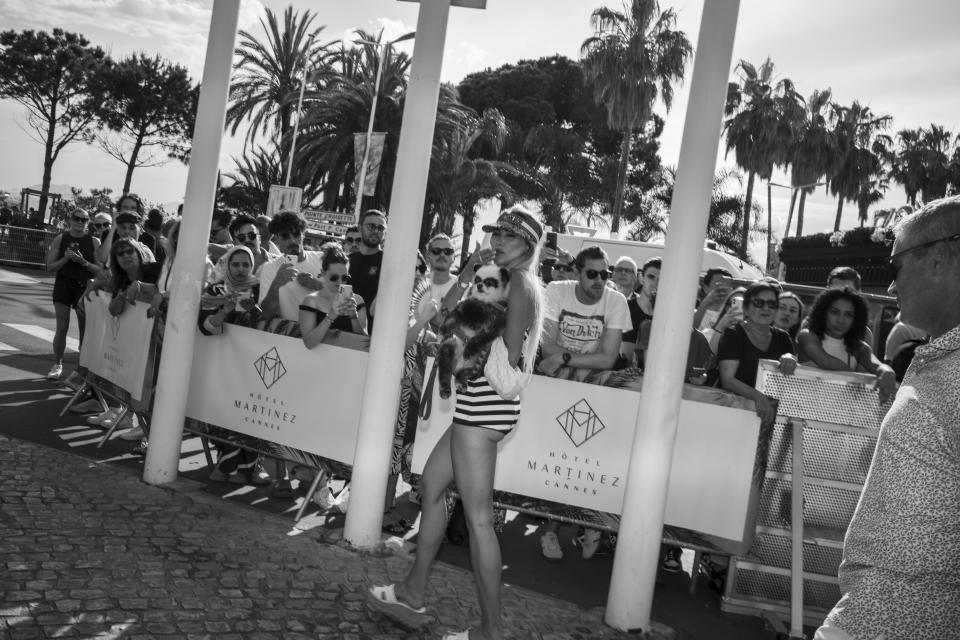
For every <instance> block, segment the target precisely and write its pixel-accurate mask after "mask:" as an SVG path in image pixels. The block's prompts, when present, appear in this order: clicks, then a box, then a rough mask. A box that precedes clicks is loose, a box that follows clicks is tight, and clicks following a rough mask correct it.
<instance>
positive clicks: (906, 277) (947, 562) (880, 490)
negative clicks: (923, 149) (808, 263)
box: [815, 197, 960, 640]
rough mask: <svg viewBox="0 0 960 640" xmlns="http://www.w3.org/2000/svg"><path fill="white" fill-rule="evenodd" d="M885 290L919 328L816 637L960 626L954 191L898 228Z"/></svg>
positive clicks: (943, 631)
mask: <svg viewBox="0 0 960 640" xmlns="http://www.w3.org/2000/svg"><path fill="white" fill-rule="evenodd" d="M888 263H889V266H890V277H891V280H892V282H891V284H890V288H889V292H890V294H891V295H895V296H896V297H897V300H898V302H899V303H900V314H901V317H902V319H903V322H905V323H907V324H909V325H911V326H915V327H917V328H918V329H921V330H923V331H926V332H927V333H929V335H930V342H929V343H928V344H925V345H921V346H919V347H917V349H916V352H915V354H914V359H913V362H912V363H911V365H910V367H909V368H908V369H907V372H906V375H905V376H904V379H903V383H902V384H901V386H900V389H899V390H898V391H897V396H896V399H895V400H894V401H893V404H892V405H891V406H890V407H889V410H888V411H887V414H886V416H885V417H884V419H883V423H882V424H881V426H880V432H879V435H878V437H877V445H876V449H875V451H874V454H873V461H872V462H871V465H870V471H869V473H868V474H867V481H866V483H865V484H864V486H863V491H862V493H861V494H860V500H859V502H858V503H857V507H856V510H855V511H854V514H853V519H852V520H851V521H850V525H849V527H848V528H847V534H846V537H845V538H844V545H843V560H842V562H841V563H840V571H839V575H838V578H839V582H840V590H841V593H842V597H841V598H840V601H839V602H838V603H837V604H836V606H834V608H833V611H831V612H830V614H829V615H828V616H827V619H826V621H825V622H824V626H822V627H820V629H818V630H817V633H816V636H815V638H816V639H818V640H848V639H851V638H881V637H883V638H956V637H957V633H958V631H957V630H958V629H960V563H958V560H957V558H958V554H960V498H958V496H960V382H958V381H960V198H958V197H952V198H944V199H942V200H937V201H934V202H931V203H930V204H928V205H926V206H925V207H923V208H922V209H921V210H920V211H918V212H916V213H914V214H912V215H910V216H907V217H906V218H904V220H902V221H901V222H900V223H899V225H898V226H897V234H896V240H895V241H894V243H893V250H892V255H891V256H890V258H889V259H888Z"/></svg>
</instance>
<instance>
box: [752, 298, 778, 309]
mask: <svg viewBox="0 0 960 640" xmlns="http://www.w3.org/2000/svg"><path fill="white" fill-rule="evenodd" d="M750 304H752V305H753V306H754V308H756V309H763V308H764V307H766V308H767V309H777V308H779V306H780V301H779V300H761V299H760V298H751V299H750Z"/></svg>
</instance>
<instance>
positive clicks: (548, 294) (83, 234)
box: [47, 194, 925, 571]
mask: <svg viewBox="0 0 960 640" xmlns="http://www.w3.org/2000/svg"><path fill="white" fill-rule="evenodd" d="M88 225H89V226H88ZM386 231H387V216H386V214H385V213H384V212H381V211H378V210H368V211H366V212H364V213H363V215H362V216H361V218H360V220H359V221H358V224H357V226H356V227H350V228H349V229H347V230H346V234H345V236H344V238H343V239H341V240H339V241H335V242H328V243H326V244H324V245H323V246H321V247H320V248H319V250H311V249H308V248H307V246H306V244H305V235H306V232H307V225H306V222H305V220H304V218H303V217H302V216H301V215H300V214H299V213H297V212H293V211H282V212H279V213H277V214H276V215H274V216H273V217H272V218H267V217H266V216H259V217H256V218H255V217H251V216H247V215H233V214H232V213H231V212H229V211H226V210H221V209H217V210H215V211H214V212H213V214H212V218H211V226H210V236H209V243H208V245H207V261H206V262H207V267H206V280H207V282H206V285H205V288H204V290H203V295H202V298H201V311H200V314H199V318H198V327H199V330H200V332H201V333H202V334H203V335H204V336H205V337H204V338H203V339H216V336H217V335H218V334H220V333H222V332H223V326H224V324H225V323H234V324H242V325H246V326H251V327H255V328H260V329H267V330H274V331H282V332H283V333H286V334H287V335H291V336H295V337H298V338H300V339H301V340H302V341H303V344H304V348H306V349H315V348H317V347H318V346H319V345H320V344H322V343H324V342H328V341H329V337H330V336H334V335H338V334H357V335H361V336H362V335H368V334H369V332H370V330H371V328H372V325H373V322H374V318H375V317H376V302H377V293H378V287H379V280H380V273H381V267H382V262H383V244H384V241H385V238H386ZM179 232H180V220H179V218H173V217H171V218H170V219H165V217H164V216H163V214H162V213H161V212H159V211H157V210H151V211H149V212H144V206H143V203H142V201H141V200H140V199H139V198H138V197H136V196H135V195H132V194H127V195H125V196H123V197H122V198H121V199H120V200H119V201H118V202H117V204H116V208H115V211H112V212H108V211H99V212H96V213H95V214H93V215H91V214H89V213H88V212H86V211H83V210H80V209H77V210H76V211H75V212H74V213H73V215H72V216H71V218H70V226H69V228H68V229H67V230H66V231H64V232H63V233H62V234H61V235H59V236H58V237H57V238H56V239H55V240H54V242H53V244H52V245H51V247H50V251H49V254H48V256H47V266H48V269H49V270H51V271H53V272H56V274H57V278H56V286H55V288H54V302H55V309H56V312H57V336H58V337H59V336H61V334H62V336H64V337H65V335H66V331H67V327H68V326H69V320H70V310H71V309H74V310H76V312H77V315H78V320H79V321H80V323H81V324H80V326H81V336H82V330H83V300H84V297H85V296H84V293H86V294H87V297H89V295H90V294H92V293H93V292H95V291H98V290H103V291H106V292H107V294H108V295H109V297H110V300H111V302H110V304H109V310H110V313H112V314H114V315H120V314H122V313H124V310H125V309H126V308H127V307H129V306H130V305H132V304H137V303H139V302H143V303H145V304H149V305H151V311H150V313H151V315H158V316H159V317H160V318H161V320H162V318H163V316H164V310H165V306H166V300H167V298H168V296H169V291H170V275H171V269H172V264H173V261H174V260H175V258H176V255H177V244H178V239H179ZM472 266H473V264H472V263H467V264H465V265H464V266H463V268H462V269H470V268H472ZM661 268H662V263H661V261H660V259H659V258H652V259H650V260H647V261H646V262H644V263H643V264H642V265H638V264H637V263H636V262H635V261H634V260H633V259H631V258H629V257H619V258H617V259H616V261H613V262H611V260H610V256H608V255H607V254H606V253H605V251H604V250H603V249H602V248H600V247H599V246H587V247H585V248H584V249H582V250H581V251H580V252H579V253H578V254H577V255H575V256H574V255H570V254H569V253H567V252H565V251H562V250H555V251H553V253H552V255H551V256H550V260H548V261H547V262H545V263H544V268H543V269H542V270H541V276H542V284H543V286H544V328H543V334H542V338H541V341H540V349H539V353H538V357H537V361H536V365H535V370H536V372H537V373H539V374H541V375H545V376H552V377H558V378H563V379H567V380H576V381H588V382H589V381H593V379H594V377H595V375H596V374H597V373H598V372H606V371H610V370H621V371H622V370H630V371H633V372H635V373H636V375H637V376H642V374H643V371H644V368H645V363H646V353H647V351H648V349H649V346H650V339H651V334H650V326H651V324H652V320H653V316H654V313H655V309H656V301H657V295H658V289H659V283H660V273H661ZM462 269H458V268H457V249H456V247H455V246H454V243H453V240H452V239H451V238H450V237H449V236H447V235H446V234H443V233H438V234H436V235H434V236H432V237H431V238H430V239H429V241H428V242H427V244H426V247H425V252H424V254H423V255H419V254H418V257H417V265H416V272H415V285H414V291H413V293H412V296H411V304H410V309H409V315H408V318H407V320H408V327H409V330H408V333H407V344H406V347H407V353H406V357H405V375H404V381H405V382H404V384H405V385H406V386H405V387H404V390H403V393H402V394H401V406H400V410H399V412H398V421H397V430H396V438H395V456H394V462H393V464H392V465H391V480H392V482H395V481H396V478H397V475H398V474H401V473H404V472H405V471H406V470H405V469H404V458H405V457H409V448H410V445H411V444H412V441H413V435H414V433H415V431H416V415H417V409H418V403H419V398H420V394H421V392H422V386H423V385H422V382H423V365H424V363H425V360H426V354H427V353H428V352H429V347H430V345H431V344H432V343H433V342H434V341H435V340H436V336H437V333H438V329H439V326H440V323H441V322H442V320H443V318H444V309H445V307H444V301H445V300H446V299H447V298H449V297H450V296H455V297H456V296H459V295H460V292H461V291H462V289H460V288H455V287H454V284H455V283H457V282H458V277H459V278H460V279H461V280H462V279H463V275H464V274H463V272H462ZM466 277H467V280H468V281H469V280H471V279H472V275H471V274H469V273H468V274H466ZM859 287H860V278H859V275H857V274H856V272H855V271H854V270H852V269H849V268H838V269H835V270H834V271H833V272H832V273H831V275H830V278H829V279H828V282H827V288H826V290H825V291H824V292H823V293H822V294H821V295H820V296H819V297H818V298H817V300H816V301H815V302H814V304H813V305H812V306H811V307H810V309H809V310H808V309H806V308H805V307H804V304H803V302H802V300H801V299H800V298H799V297H798V296H797V295H796V294H794V293H792V292H790V291H786V290H784V289H783V288H782V287H781V285H780V283H778V282H776V281H775V280H773V279H769V278H766V279H763V280H760V281H758V282H750V283H744V282H740V283H737V282H735V281H734V279H733V278H732V276H731V274H730V273H728V272H727V271H725V270H723V269H709V270H707V271H706V272H705V273H704V274H703V276H702V279H701V282H700V285H699V288H698V291H697V302H696V309H695V311H694V314H693V324H692V326H691V327H690V349H689V355H688V358H687V363H686V369H685V375H684V382H685V383H688V384H693V385H713V386H717V387H719V388H722V389H725V390H727V391H729V392H732V393H735V394H738V395H741V396H744V397H746V398H749V399H751V400H752V401H753V402H754V404H755V406H756V411H757V414H758V415H759V416H760V417H761V419H762V420H763V421H770V420H773V419H774V417H775V413H776V407H775V404H774V403H773V402H772V401H771V399H769V398H768V397H766V396H765V395H764V394H762V393H761V392H760V391H758V390H757V389H756V388H755V382H756V374H757V364H758V361H759V360H761V359H772V360H776V361H778V362H779V363H780V368H781V371H783V372H784V373H788V374H789V373H791V372H793V370H794V368H795V367H796V365H797V363H798V362H799V363H801V364H805V365H809V366H815V367H820V368H822V369H828V370H834V371H859V372H866V373H869V374H872V375H875V376H876V377H877V386H878V388H879V389H880V393H881V395H882V396H883V397H886V396H888V395H890V394H892V393H893V391H894V389H895V386H896V381H897V372H896V371H895V370H894V369H895V368H896V365H897V363H898V358H900V360H902V359H903V357H905V356H902V355H901V354H900V352H901V351H902V352H903V353H904V354H907V353H908V352H910V353H912V348H915V347H916V345H918V344H922V343H923V341H924V339H925V336H923V335H921V334H920V333H918V332H917V331H915V330H912V329H911V328H910V327H908V326H906V325H903V324H902V323H901V324H898V326H897V327H896V328H895V329H894V331H893V332H891V335H890V340H891V343H890V345H888V348H887V352H886V360H887V361H886V362H881V361H880V359H878V358H877V357H876V355H875V354H874V349H873V335H872V333H871V331H870V328H869V326H868V305H867V302H866V301H865V300H864V298H863V296H862V295H861V294H860V293H859ZM451 292H454V293H451ZM62 342H63V340H62V339H60V340H55V341H54V350H55V354H54V355H55V359H56V363H55V366H54V367H53V368H52V370H51V372H50V376H49V377H50V378H51V379H55V378H59V377H60V376H61V375H62V364H61V359H62V354H63V344H62ZM890 363H893V364H894V365H895V366H894V367H891V366H890ZM902 369H903V364H902V362H900V375H901V376H902ZM102 408H103V407H102V406H101V405H100V404H99V403H98V402H95V401H94V399H93V398H91V399H89V400H87V401H84V402H80V403H78V404H77V405H75V407H74V409H75V410H77V411H80V412H85V411H89V412H93V411H96V412H97V413H96V415H92V416H90V418H89V419H88V421H89V422H90V423H91V424H101V425H104V426H112V425H113V424H115V423H116V422H117V421H118V420H119V416H120V415H123V414H124V413H126V416H125V417H124V420H125V421H126V422H124V423H123V424H120V425H118V426H120V427H124V428H127V429H128V432H127V433H125V434H124V437H126V438H127V439H132V440H142V439H143V438H144V437H145V436H146V434H145V432H144V430H143V428H142V427H143V426H144V422H145V420H144V417H139V419H138V417H137V416H131V415H130V414H129V413H127V412H126V411H125V407H123V406H119V407H109V408H108V410H107V411H102ZM221 426H223V427H226V428H229V426H230V425H221ZM141 446H143V442H141ZM275 475H278V476H279V477H277V478H275V479H271V478H270V477H269V474H268V473H267V472H266V471H265V469H264V468H263V465H262V462H261V460H260V458H259V456H258V455H257V454H256V453H251V452H249V451H245V450H244V449H242V448H240V447H237V446H232V445H230V444H224V445H222V446H221V447H220V455H219V459H218V462H217V464H216V467H215V468H214V469H213V471H212V473H211V478H212V479H214V480H221V481H228V482H236V483H246V482H251V483H254V484H265V483H268V482H271V481H273V480H276V481H277V484H276V485H275V486H276V487H277V488H279V490H278V491H277V492H276V495H280V496H283V495H289V491H288V490H289V482H287V479H286V472H285V470H284V467H283V466H282V465H279V464H278V466H277V468H276V473H275ZM389 492H390V490H388V493H389ZM321 493H322V495H324V496H325V497H324V500H323V503H324V504H332V503H333V498H332V497H331V491H330V489H329V487H327V488H325V489H322V490H321ZM390 501H391V499H390V496H388V497H387V499H386V504H387V506H388V507H389V504H390ZM565 515H569V514H565ZM576 516H577V519H580V520H583V521H587V522H589V521H590V520H591V518H590V517H589V514H584V513H583V512H582V511H581V512H580V513H578V514H576ZM558 532H559V524H558V522H557V521H556V520H552V521H551V522H550V523H548V524H547V525H545V527H544V531H543V535H542V538H541V547H542V552H543V555H544V556H545V557H546V558H548V559H550V560H559V559H561V558H562V557H563V549H562V544H561V542H560V537H559V535H558ZM601 537H602V535H601V532H600V530H599V529H591V528H589V527H587V528H582V529H581V531H580V532H579V534H578V535H577V536H575V538H574V544H575V546H577V547H578V548H579V549H580V553H581V554H582V556H583V557H584V558H587V559H589V558H590V557H592V556H593V555H594V554H595V553H596V552H597V550H598V549H599V548H600V543H601ZM663 568H664V569H665V570H668V571H676V570H679V554H678V550H677V549H676V548H667V549H666V551H665V555H664V561H663Z"/></svg>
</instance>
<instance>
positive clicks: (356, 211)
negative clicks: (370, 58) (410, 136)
mask: <svg viewBox="0 0 960 640" xmlns="http://www.w3.org/2000/svg"><path fill="white" fill-rule="evenodd" d="M414 35H415V33H413V32H411V33H407V34H405V35H402V36H400V37H399V38H397V39H395V40H391V41H390V42H379V41H374V40H356V41H355V42H357V43H359V44H365V45H369V46H372V47H378V48H379V47H383V52H382V53H381V55H380V59H379V60H378V61H377V79H376V80H375V81H374V83H373V100H372V104H371V106H370V120H369V121H368V122H367V136H366V141H365V142H364V145H363V162H361V163H360V181H359V182H358V183H357V193H356V202H355V203H354V205H353V219H354V221H355V222H356V223H357V224H359V223H360V205H361V204H362V203H363V190H364V186H365V185H366V181H367V162H368V161H369V159H370V138H371V137H372V136H373V123H374V120H376V117H377V99H378V98H379V97H380V78H382V77H383V63H384V60H386V58H387V55H388V54H389V52H390V47H391V46H393V45H395V44H396V43H398V42H403V41H404V40H409V39H410V38H412V37H414ZM301 95H302V93H301Z"/></svg>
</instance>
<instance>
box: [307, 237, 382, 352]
mask: <svg viewBox="0 0 960 640" xmlns="http://www.w3.org/2000/svg"><path fill="white" fill-rule="evenodd" d="M321 267H322V270H321V272H320V281H321V282H322V285H323V286H322V287H321V288H320V289H318V290H317V291H314V292H313V293H311V294H310V295H308V296H307V297H305V298H304V299H303V302H301V303H300V315H299V320H300V332H301V334H302V336H303V344H304V346H306V347H307V349H313V348H314V347H316V346H317V345H318V344H320V343H321V342H323V340H324V339H325V338H326V337H327V335H329V332H330V330H331V329H336V330H339V331H346V332H347V333H359V334H363V335H366V333H367V315H366V313H363V308H364V306H365V303H364V301H363V298H361V297H360V296H358V295H357V294H355V293H353V287H351V286H350V285H349V284H347V283H346V281H347V279H348V278H349V277H350V276H348V275H347V272H348V270H349V268H350V259H349V258H347V254H346V253H344V251H343V249H342V248H340V246H339V245H337V244H329V245H326V246H325V247H324V250H323V259H322V261H321Z"/></svg>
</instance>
